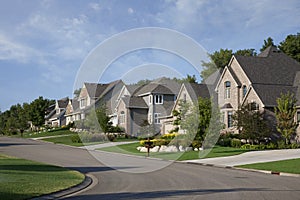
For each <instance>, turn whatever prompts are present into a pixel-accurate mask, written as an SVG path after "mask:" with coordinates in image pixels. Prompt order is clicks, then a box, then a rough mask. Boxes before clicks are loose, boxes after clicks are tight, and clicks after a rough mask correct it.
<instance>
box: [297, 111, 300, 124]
mask: <svg viewBox="0 0 300 200" xmlns="http://www.w3.org/2000/svg"><path fill="white" fill-rule="evenodd" d="M297 122H298V123H300V112H299V111H298V112H297Z"/></svg>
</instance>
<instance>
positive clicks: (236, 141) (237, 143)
mask: <svg viewBox="0 0 300 200" xmlns="http://www.w3.org/2000/svg"><path fill="white" fill-rule="evenodd" d="M230 146H231V147H235V148H240V147H241V146H242V143H241V140H239V139H232V140H231V141H230Z"/></svg>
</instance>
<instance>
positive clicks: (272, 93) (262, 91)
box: [252, 84, 297, 107]
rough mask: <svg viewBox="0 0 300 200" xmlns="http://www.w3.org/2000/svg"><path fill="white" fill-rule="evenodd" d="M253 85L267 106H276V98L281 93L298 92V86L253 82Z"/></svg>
mask: <svg viewBox="0 0 300 200" xmlns="http://www.w3.org/2000/svg"><path fill="white" fill-rule="evenodd" d="M252 87H253V88H254V90H255V91H256V92H257V94H258V96H259V98H260V99H261V100H262V102H263V103H264V104H265V106H266V107H274V106H276V105H277V103H276V99H277V98H279V97H280V95H281V94H286V93H287V92H291V93H294V94H296V92H297V87H294V86H284V85H266V84H253V85H252Z"/></svg>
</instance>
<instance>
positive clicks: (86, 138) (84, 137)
mask: <svg viewBox="0 0 300 200" xmlns="http://www.w3.org/2000/svg"><path fill="white" fill-rule="evenodd" d="M78 135H79V137H80V139H81V141H82V142H103V141H108V137H107V136H106V135H105V134H103V133H87V132H83V133H80V134H78Z"/></svg>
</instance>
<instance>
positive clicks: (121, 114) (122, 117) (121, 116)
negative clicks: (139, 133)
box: [119, 111, 125, 124]
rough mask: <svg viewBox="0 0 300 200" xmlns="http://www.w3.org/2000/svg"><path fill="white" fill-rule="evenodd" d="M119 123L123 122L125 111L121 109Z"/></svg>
mask: <svg viewBox="0 0 300 200" xmlns="http://www.w3.org/2000/svg"><path fill="white" fill-rule="evenodd" d="M119 123H120V124H125V112H124V111H121V113H120V116H119Z"/></svg>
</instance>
